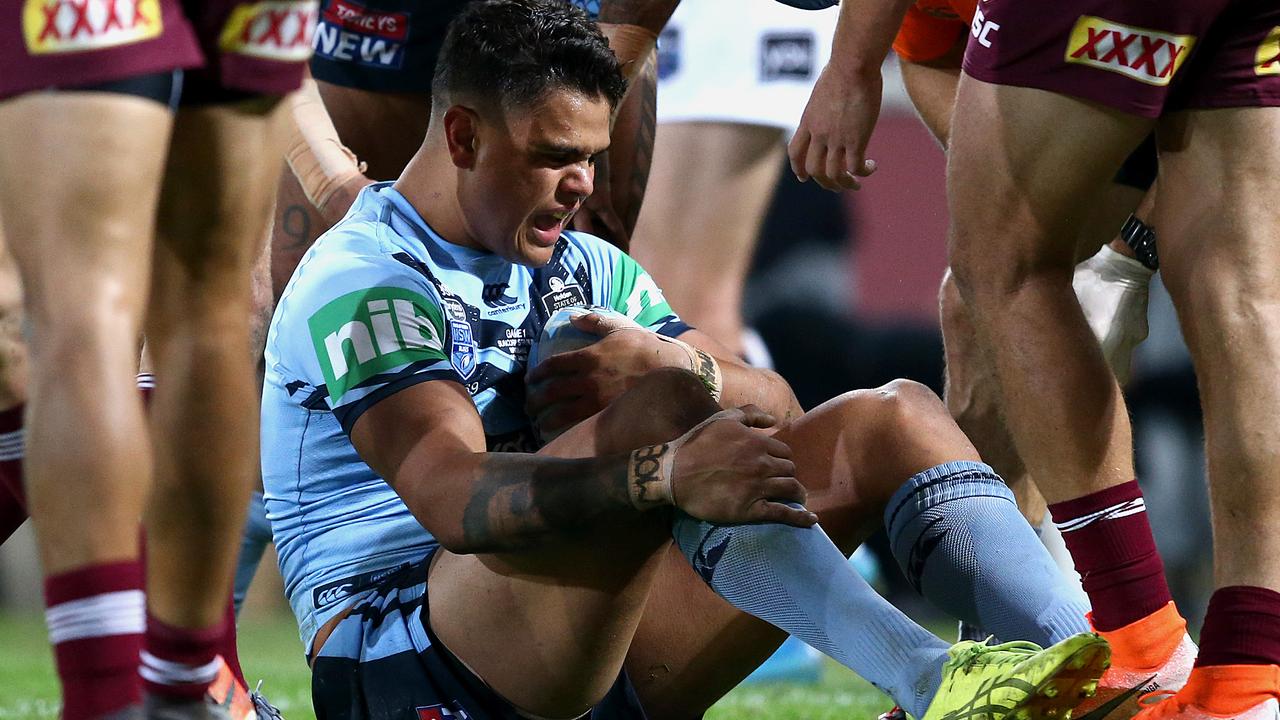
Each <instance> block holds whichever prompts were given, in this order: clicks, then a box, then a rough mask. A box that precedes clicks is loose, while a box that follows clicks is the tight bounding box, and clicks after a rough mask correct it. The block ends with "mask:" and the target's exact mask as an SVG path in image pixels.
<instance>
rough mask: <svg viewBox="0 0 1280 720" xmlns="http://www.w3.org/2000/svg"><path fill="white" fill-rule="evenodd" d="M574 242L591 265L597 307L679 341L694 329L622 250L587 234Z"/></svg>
mask: <svg viewBox="0 0 1280 720" xmlns="http://www.w3.org/2000/svg"><path fill="white" fill-rule="evenodd" d="M570 237H571V239H572V240H573V241H574V243H575V244H576V245H577V246H578V247H579V249H580V250H581V251H582V252H583V253H584V254H585V255H586V256H587V258H588V261H589V262H590V264H591V270H592V273H591V276H592V280H593V285H594V286H595V287H593V288H592V290H593V296H594V297H595V298H596V303H597V304H600V305H604V306H605V307H608V308H609V309H611V310H616V311H617V312H620V313H622V314H623V315H626V316H627V317H629V318H631V319H632V320H635V321H636V322H637V323H638V324H640V325H642V326H643V327H645V328H648V329H649V330H652V331H654V332H656V333H659V334H661V335H666V336H668V337H677V336H679V335H680V334H682V333H684V332H685V331H687V330H690V329H691V328H690V327H689V325H688V324H687V323H685V322H684V321H683V320H681V319H680V316H679V315H677V314H676V313H675V311H674V310H672V309H671V305H669V304H668V303H667V299H666V298H665V297H663V295H662V289H661V288H659V287H658V284H657V283H656V282H654V281H653V278H652V277H650V276H649V273H648V272H646V271H645V269H644V268H643V267H641V266H640V263H638V262H636V261H635V259H634V258H632V257H631V256H630V255H628V254H626V253H624V252H622V251H621V250H619V249H618V248H616V247H614V246H613V245H610V244H609V243H607V242H605V241H604V240H601V239H600V238H597V237H595V236H593V235H586V234H584V233H570Z"/></svg>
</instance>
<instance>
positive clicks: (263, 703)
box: [249, 680, 284, 720]
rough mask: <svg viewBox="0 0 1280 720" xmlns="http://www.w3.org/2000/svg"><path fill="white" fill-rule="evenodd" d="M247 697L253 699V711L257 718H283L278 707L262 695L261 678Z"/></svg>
mask: <svg viewBox="0 0 1280 720" xmlns="http://www.w3.org/2000/svg"><path fill="white" fill-rule="evenodd" d="M249 699H250V700H252V701H253V711H254V712H255V713H257V714H258V720H284V716H283V715H282V714H281V713H280V708H278V707H276V706H275V705H272V704H271V703H270V702H267V698H266V697H265V696H263V694H262V681H261V680H259V681H258V684H257V686H256V687H254V689H253V692H251V693H249Z"/></svg>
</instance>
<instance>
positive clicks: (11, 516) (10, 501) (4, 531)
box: [0, 483, 27, 545]
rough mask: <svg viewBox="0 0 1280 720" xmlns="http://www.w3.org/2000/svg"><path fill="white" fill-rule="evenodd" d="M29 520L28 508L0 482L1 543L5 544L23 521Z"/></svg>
mask: <svg viewBox="0 0 1280 720" xmlns="http://www.w3.org/2000/svg"><path fill="white" fill-rule="evenodd" d="M26 521H27V510H26V508H24V507H23V506H22V503H20V502H18V498H16V497H14V496H13V493H11V492H9V489H8V488H6V487H4V485H3V483H0V545H3V544H4V542H5V541H6V540H8V539H9V538H10V537H11V536H12V535H13V534H14V533H15V532H17V531H18V528H20V527H22V523H24V522H26Z"/></svg>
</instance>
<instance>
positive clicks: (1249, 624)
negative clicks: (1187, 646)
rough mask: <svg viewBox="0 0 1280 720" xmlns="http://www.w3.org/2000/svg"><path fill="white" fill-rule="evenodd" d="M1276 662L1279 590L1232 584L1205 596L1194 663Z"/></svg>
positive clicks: (1279, 640)
mask: <svg viewBox="0 0 1280 720" xmlns="http://www.w3.org/2000/svg"><path fill="white" fill-rule="evenodd" d="M1209 665H1280V593H1277V592H1275V591H1274V590H1268V589H1266V588H1260V587H1249V586H1247V585H1234V586H1232V587H1224V588H1221V589H1219V590H1218V591H1217V592H1215V593H1214V594H1213V597H1211V598H1209V611H1208V612H1207V613H1206V614H1205V617H1204V628H1203V629H1202V630H1201V631H1200V654H1199V655H1198V656H1197V657H1196V667H1207V666H1209Z"/></svg>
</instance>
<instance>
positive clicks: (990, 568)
mask: <svg viewBox="0 0 1280 720" xmlns="http://www.w3.org/2000/svg"><path fill="white" fill-rule="evenodd" d="M884 520H885V523H884V524H885V530H886V531H887V532H888V534H889V545H890V547H891V548H892V549H893V555H894V557H895V558H897V560H898V564H899V566H901V567H902V571H903V572H904V573H905V574H906V576H907V580H908V581H910V583H911V585H912V586H913V587H915V589H916V590H917V591H919V592H920V593H922V594H923V595H924V596H925V597H926V598H928V599H929V600H930V601H931V602H932V603H933V604H935V605H937V606H938V607H939V608H941V609H942V610H944V611H946V612H948V613H950V614H951V615H953V616H955V617H957V618H959V619H960V620H963V621H964V622H966V623H973V624H976V625H978V626H980V627H982V628H983V629H985V630H986V631H988V632H991V633H993V634H994V635H995V636H996V637H998V638H1000V640H1002V641H1008V640H1030V641H1032V642H1034V643H1036V644H1038V645H1042V646H1044V647H1048V646H1050V645H1052V644H1054V643H1057V642H1058V641H1060V640H1064V639H1066V638H1068V637H1070V636H1072V635H1075V634H1077V633H1082V632H1088V631H1089V625H1088V623H1087V622H1086V621H1085V613H1086V612H1088V607H1087V606H1085V605H1084V604H1082V603H1081V602H1080V601H1079V598H1078V596H1077V594H1076V593H1073V592H1072V591H1071V587H1070V585H1068V583H1067V578H1066V576H1064V575H1063V574H1062V571H1061V570H1059V569H1058V566H1057V564H1056V563H1055V562H1054V561H1053V558H1052V557H1051V556H1050V555H1049V552H1048V551H1047V550H1046V549H1045V547H1044V545H1043V544H1042V543H1041V542H1040V539H1039V538H1038V537H1037V536H1036V532H1035V531H1034V530H1033V529H1032V528H1031V526H1030V525H1029V524H1027V521H1026V520H1025V519H1024V518H1023V517H1022V514H1021V513H1019V512H1018V505H1017V503H1016V502H1015V501H1014V499H1013V493H1012V492H1010V490H1009V488H1008V486H1006V485H1005V484H1004V481H1003V480H1001V479H1000V476H999V475H997V474H996V472H995V471H994V470H992V469H991V467H990V466H988V465H985V464H983V463H980V462H951V463H946V464H943V465H938V466H937V467H933V468H930V469H928V470H926V471H924V472H922V473H920V474H918V475H915V476H914V477H912V478H911V479H910V480H908V481H907V482H906V484H905V485H903V486H902V487H901V488H900V489H899V490H898V491H897V492H896V493H894V496H893V498H892V499H890V500H889V504H888V506H887V507H886V508H885V513H884Z"/></svg>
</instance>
